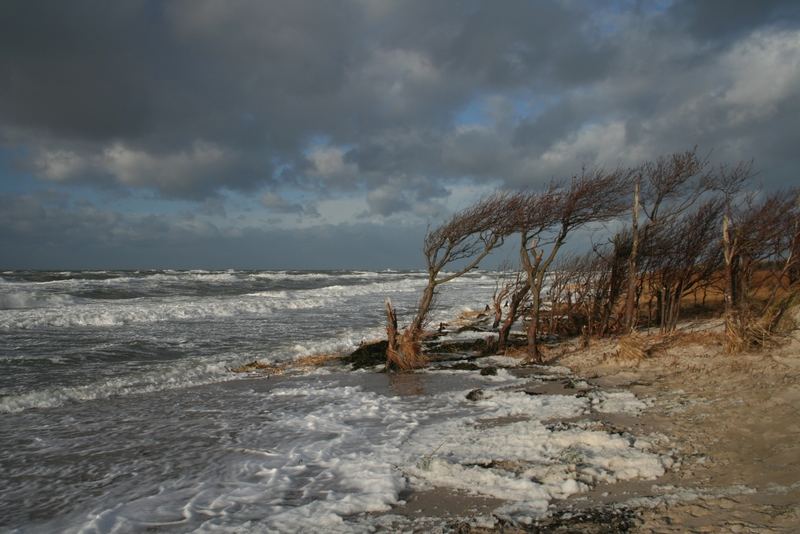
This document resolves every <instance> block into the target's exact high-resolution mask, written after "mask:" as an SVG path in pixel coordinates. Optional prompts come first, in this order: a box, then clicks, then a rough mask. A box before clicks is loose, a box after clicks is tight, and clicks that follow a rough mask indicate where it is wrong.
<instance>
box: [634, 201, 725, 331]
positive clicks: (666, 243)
mask: <svg viewBox="0 0 800 534" xmlns="http://www.w3.org/2000/svg"><path fill="white" fill-rule="evenodd" d="M722 207H723V203H722V201H721V200H720V199H719V198H711V199H709V200H707V201H706V202H704V203H702V204H700V205H699V206H698V207H697V209H695V210H694V211H692V212H690V213H688V214H687V215H685V216H683V217H681V218H679V219H673V220H672V221H670V222H669V223H668V224H667V223H665V224H662V225H659V226H658V227H657V228H656V229H655V231H654V232H653V233H652V234H651V236H650V238H649V239H648V246H647V247H646V250H645V255H646V257H647V260H648V262H647V263H648V267H649V269H650V270H651V271H652V274H653V276H652V280H653V284H652V286H651V292H653V293H656V299H657V302H658V306H657V312H658V322H659V327H660V330H661V332H662V333H666V332H673V331H674V330H675V328H676V327H677V325H678V319H679V317H680V309H681V301H682V299H683V297H684V296H685V295H687V294H689V293H691V292H693V291H694V289H695V288H696V287H697V286H698V285H702V284H705V283H708V281H709V280H711V279H712V275H713V274H714V273H715V272H717V271H718V270H719V268H720V265H721V263H722V249H721V247H720V244H719V240H718V239H716V236H717V235H718V231H719V230H718V228H719V222H720V220H721V215H722Z"/></svg>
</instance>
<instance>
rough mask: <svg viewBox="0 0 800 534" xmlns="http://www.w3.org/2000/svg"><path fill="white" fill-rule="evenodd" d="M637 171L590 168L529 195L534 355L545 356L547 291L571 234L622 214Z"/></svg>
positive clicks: (527, 251)
mask: <svg viewBox="0 0 800 534" xmlns="http://www.w3.org/2000/svg"><path fill="white" fill-rule="evenodd" d="M630 178H631V172H630V171H629V170H624V169H617V170H614V171H611V172H606V171H604V170H602V169H595V170H586V169H584V170H583V171H582V172H581V174H580V175H578V176H575V177H573V179H572V180H571V182H570V184H569V185H568V186H564V187H557V186H553V187H551V188H550V190H549V191H548V192H547V193H544V194H538V195H536V194H535V195H529V197H528V199H527V202H525V203H524V204H523V206H522V213H521V217H520V223H521V224H520V259H521V262H522V266H523V269H524V270H525V272H526V274H527V278H528V284H529V286H530V299H531V305H530V321H529V323H528V329H527V335H528V356H529V358H530V359H531V360H533V361H541V354H540V350H539V345H538V334H539V317H540V311H541V295H542V287H543V286H544V282H545V277H546V275H547V272H548V270H549V269H550V266H551V265H552V263H553V261H554V260H555V258H556V256H557V255H558V252H559V250H560V249H561V247H562V246H563V245H564V243H565V242H566V239H567V236H568V235H569V233H570V232H571V231H572V230H574V229H575V228H578V227H580V226H583V225H586V224H589V223H592V222H598V221H603V220H607V219H610V218H612V217H616V216H618V215H620V214H621V213H622V211H623V210H624V209H625V205H626V203H627V201H626V199H625V192H626V191H627V188H628V187H629V182H630Z"/></svg>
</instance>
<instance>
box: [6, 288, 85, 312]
mask: <svg viewBox="0 0 800 534" xmlns="http://www.w3.org/2000/svg"><path fill="white" fill-rule="evenodd" d="M80 302H83V300H82V299H79V298H77V297H73V296H72V295H64V294H53V293H41V292H38V291H9V292H5V293H0V310H9V309H25V308H60V307H64V306H71V305H73V304H78V303H80Z"/></svg>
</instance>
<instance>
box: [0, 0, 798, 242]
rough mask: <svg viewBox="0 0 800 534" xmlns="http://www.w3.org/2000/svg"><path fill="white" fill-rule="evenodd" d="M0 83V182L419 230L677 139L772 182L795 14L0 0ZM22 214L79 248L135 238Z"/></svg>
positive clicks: (752, 8) (292, 1)
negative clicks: (469, 188) (445, 216)
mask: <svg viewBox="0 0 800 534" xmlns="http://www.w3.org/2000/svg"><path fill="white" fill-rule="evenodd" d="M0 72H3V75H4V79H3V81H2V83H0V151H3V152H4V154H3V155H4V156H5V157H4V158H3V160H2V161H7V160H9V154H11V155H13V156H15V157H16V161H15V165H17V166H16V167H14V168H11V167H9V166H6V167H3V168H0V173H4V174H3V176H4V178H5V179H9V180H10V179H17V180H27V179H29V178H28V177H31V176H32V177H33V179H34V180H37V183H39V184H49V183H56V184H59V185H60V186H61V187H62V190H67V189H69V188H70V187H71V186H72V185H73V184H76V183H79V184H83V185H85V186H88V187H89V188H92V187H98V186H102V187H106V188H108V187H119V186H121V187H123V188H126V189H130V190H144V191H151V192H155V194H156V195H157V196H161V197H168V198H188V199H194V200H200V201H208V199H216V200H215V202H217V203H218V204H208V203H206V204H201V203H198V204H197V205H198V206H199V208H198V218H197V219H196V220H194V222H193V223H192V224H194V225H195V226H193V227H192V228H193V230H192V231H196V230H197V228H198V226H197V225H199V224H201V223H200V221H201V219H202V217H199V216H200V215H203V213H205V214H206V215H207V217H213V216H214V215H213V214H212V211H213V213H223V214H224V213H226V209H227V211H228V214H229V215H231V209H230V206H225V205H223V204H222V201H221V200H220V199H222V198H224V194H222V195H221V194H220V193H224V192H225V191H226V190H232V191H239V192H249V193H254V194H255V195H257V196H256V197H255V198H256V199H257V200H260V201H261V206H262V207H263V209H264V210H265V211H266V212H271V213H273V214H277V215H292V216H294V217H284V219H285V220H288V219H296V218H298V217H299V218H304V219H308V218H309V217H312V218H316V217H317V215H318V213H317V212H316V210H315V206H317V205H319V206H322V203H321V201H323V200H324V199H330V198H332V197H337V195H338V197H339V198H341V197H342V196H344V195H353V196H357V197H358V198H359V199H360V200H359V201H360V202H363V204H361V206H362V207H361V208H358V210H360V211H358V210H357V212H355V213H353V214H352V216H353V217H354V218H355V217H359V216H361V217H372V216H378V217H390V216H394V215H396V214H398V213H403V212H405V213H407V214H410V215H411V216H416V217H418V218H419V219H422V220H425V219H428V218H431V217H434V218H435V217H436V216H441V214H442V212H443V211H444V207H443V206H444V205H445V204H446V202H447V197H448V195H449V194H450V192H451V191H452V190H453V188H454V187H456V186H457V185H458V184H463V183H464V180H465V179H467V180H469V179H471V180H473V181H474V182H477V184H478V185H482V184H500V185H506V186H510V187H525V186H531V185H536V184H539V183H543V182H545V181H547V180H549V179H550V178H552V177H559V176H564V175H567V174H568V173H570V172H573V171H575V170H576V169H577V168H578V167H579V166H580V165H582V164H587V165H594V164H602V165H607V166H610V165H616V164H634V163H639V162H641V161H642V160H643V159H647V158H652V157H656V156H658V155H661V154H664V153H667V152H670V151H674V150H683V149H686V148H688V147H691V146H694V145H699V146H700V148H701V150H703V151H704V152H705V151H711V150H713V158H714V160H715V161H718V162H730V161H735V160H739V159H750V158H754V159H755V161H756V167H757V168H758V169H759V170H760V171H761V174H760V179H761V180H762V181H763V183H764V184H765V185H766V186H768V187H774V186H776V185H793V184H794V185H796V184H797V181H798V179H797V177H796V174H795V169H797V168H798V166H800V155H798V152H797V150H796V146H795V144H796V143H795V140H796V139H797V138H799V137H800V131H799V130H800V123H799V122H798V121H797V120H796V117H797V116H798V112H800V8H798V7H797V3H796V2H794V1H783V2H779V1H772V0H770V1H745V2H727V1H722V0H719V1H717V0H710V1H704V2H689V1H683V0H676V1H674V2H665V1H653V2H648V1H639V2H634V1H619V2H618V1H612V0H607V1H603V2H590V1H572V0H551V1H539V2H531V1H508V2H490V1H480V0H474V1H467V2H463V1H455V0H453V1H436V2H432V1H430V0H408V1H388V0H387V1H383V0H343V1H341V2H319V1H315V0H314V1H311V0H308V1H303V0H286V1H280V2H279V1H271V2H268V1H255V0H253V1H246V0H238V1H231V2H218V1H213V0H192V1H189V0H186V1H184V0H175V1H171V2H160V1H159V2H156V1H148V0H130V1H126V2H105V1H89V0H81V1H76V2H60V1H41V2H29V1H9V2H4V3H2V4H0ZM19 169H22V170H23V171H24V172H19ZM289 190H291V191H292V192H293V193H291V194H289V195H288V196H287V191H289ZM266 191H269V193H265V192H266ZM298 192H300V193H298ZM301 193H302V194H301ZM293 195H294V196H293ZM295 198H303V199H304V200H303V202H302V203H300V202H298V201H296V200H290V199H295ZM26 202H28V200H26V199H24V198H21V200H20V202H19V203H17V204H18V205H15V204H14V202H10V204H9V207H8V209H11V208H14V209H16V208H19V207H20V206H24V205H27V204H26ZM209 206H215V209H214V210H212V211H209ZM31 209H33V208H31ZM38 209H40V210H44V220H45V221H46V220H49V219H48V217H50V216H51V215H53V214H54V213H56V214H58V213H60V214H61V215H59V217H56V218H54V219H52V220H53V222H52V225H53V227H54V228H56V227H57V226H59V225H61V224H72V225H73V226H74V227H75V228H81V229H83V231H85V235H87V236H92V235H97V238H98V239H101V237H102V236H101V235H100V234H99V232H101V230H99V229H97V227H104V228H105V229H103V230H102V232H104V233H103V234H102V235H106V236H107V235H108V231H107V228H118V230H116V231H117V232H124V228H125V225H126V224H130V225H133V226H136V227H137V228H142V225H144V224H145V221H144V219H141V220H140V219H136V221H133V220H132V219H131V218H130V217H132V215H130V214H127V215H126V214H119V213H118V214H116V216H117V217H118V218H117V219H116V221H117V222H115V220H113V216H114V213H112V212H105V211H102V210H100V211H98V212H97V213H94V212H92V211H91V208H90V207H89V206H85V207H84V208H78V207H76V206H73V207H71V208H70V209H69V210H67V211H63V208H59V207H58V205H57V204H54V203H53V201H48V203H44V204H42V203H40V204H39V208H38ZM82 209H83V210H84V211H81V210H82ZM59 210H62V211H59ZM364 210H365V211H364ZM320 211H323V214H322V215H321V216H320V217H321V219H324V217H325V214H324V210H323V209H322V208H321V207H320ZM14 213H17V212H16V211H15V212H14ZM78 213H82V214H83V216H82V217H83V218H75V217H76V214H78ZM93 213H94V215H93ZM18 215H19V220H21V221H23V220H28V221H29V218H25V217H23V214H18ZM91 217H100V218H102V217H112V220H106V221H105V222H103V220H101V219H98V220H95V221H94V222H90V221H91V220H92V219H91ZM151 222H152V224H156V223H158V224H165V225H170V224H171V225H174V226H175V231H176V232H183V231H184V230H185V229H186V228H188V227H189V226H187V225H188V224H189V223H187V222H185V221H184V222H180V221H178V220H176V219H164V218H161V219H159V218H158V217H156V218H155V219H152V220H151ZM9 224H11V222H9ZM25 224H32V223H30V222H28V223H25ZM7 228H13V229H14V231H15V232H18V233H22V232H23V231H24V228H23V227H20V226H19V225H17V226H14V225H11V226H8V227H7ZM182 229H183V230H182ZM207 230H208V231H209V232H212V231H213V229H212V228H211V227H209V228H207ZM9 231H10V230H6V233H8V232H9ZM76 231H77V230H76ZM204 231H205V230H204ZM220 231H222V230H220ZM223 233H224V231H223ZM20 235H21V234H20ZM103 239H104V238H103ZM101 240H102V239H101Z"/></svg>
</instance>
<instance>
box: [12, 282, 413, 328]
mask: <svg viewBox="0 0 800 534" xmlns="http://www.w3.org/2000/svg"><path fill="white" fill-rule="evenodd" d="M418 287H419V284H418V282H416V281H414V280H401V281H397V282H372V283H368V284H359V285H333V286H327V287H322V288H317V289H300V290H295V291H279V292H271V291H264V292H256V293H250V294H246V295H242V296H237V297H202V298H190V297H169V298H137V299H127V300H115V301H93V302H87V301H81V300H80V299H75V298H74V297H70V296H68V295H53V296H52V298H53V299H54V300H53V302H58V303H60V304H59V305H62V306H65V305H67V303H71V304H73V305H72V306H70V307H69V308H67V309H60V308H59V309H53V308H52V307H51V308H37V309H27V308H23V307H22V306H19V308H23V309H12V310H0V328H23V329H26V328H43V327H75V326H100V327H103V326H105V327H110V326H118V325H124V324H131V323H152V322H159V321H169V320H179V321H185V320H196V319H207V318H222V317H235V316H246V315H270V314H273V313H275V312H277V311H280V310H303V309H313V308H322V307H325V306H329V305H331V304H334V303H338V302H341V301H342V300H343V299H346V298H350V297H356V296H367V295H373V294H374V295H388V294H393V293H412V292H414V291H415V290H416V288H418ZM30 298H35V297H30ZM14 302H16V301H14ZM20 303H23V301H20Z"/></svg>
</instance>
